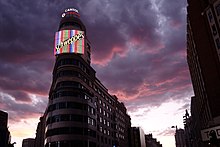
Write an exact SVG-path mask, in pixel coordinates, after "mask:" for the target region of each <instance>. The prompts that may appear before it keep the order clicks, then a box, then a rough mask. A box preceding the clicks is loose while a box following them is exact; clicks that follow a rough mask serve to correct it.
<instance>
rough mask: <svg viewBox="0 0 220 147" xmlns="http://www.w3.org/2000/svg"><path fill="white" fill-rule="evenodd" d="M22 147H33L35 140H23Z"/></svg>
mask: <svg viewBox="0 0 220 147" xmlns="http://www.w3.org/2000/svg"><path fill="white" fill-rule="evenodd" d="M22 147H35V139H34V138H26V139H23V141H22Z"/></svg>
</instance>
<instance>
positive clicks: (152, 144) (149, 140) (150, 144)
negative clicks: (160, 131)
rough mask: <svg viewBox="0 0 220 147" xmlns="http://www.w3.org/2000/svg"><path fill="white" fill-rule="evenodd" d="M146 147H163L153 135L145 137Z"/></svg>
mask: <svg viewBox="0 0 220 147" xmlns="http://www.w3.org/2000/svg"><path fill="white" fill-rule="evenodd" d="M145 142H146V147H162V144H160V142H159V141H157V139H156V138H153V135H152V134H147V135H145Z"/></svg>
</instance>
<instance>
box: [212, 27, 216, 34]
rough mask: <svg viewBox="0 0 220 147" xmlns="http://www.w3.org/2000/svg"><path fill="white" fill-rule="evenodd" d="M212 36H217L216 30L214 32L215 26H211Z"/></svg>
mask: <svg viewBox="0 0 220 147" xmlns="http://www.w3.org/2000/svg"><path fill="white" fill-rule="evenodd" d="M212 34H213V35H214V36H215V35H217V30H216V27H215V25H212Z"/></svg>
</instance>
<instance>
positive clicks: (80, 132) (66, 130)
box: [46, 127, 96, 138]
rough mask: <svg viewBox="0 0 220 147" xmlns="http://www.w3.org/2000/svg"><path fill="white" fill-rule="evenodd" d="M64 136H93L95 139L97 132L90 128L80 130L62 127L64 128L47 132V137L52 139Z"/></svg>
mask: <svg viewBox="0 0 220 147" xmlns="http://www.w3.org/2000/svg"><path fill="white" fill-rule="evenodd" d="M64 134H73V135H84V136H91V137H93V138H96V131H94V130H91V129H88V128H79V127H62V128H55V129H51V130H47V132H46V137H50V136H54V135H64Z"/></svg>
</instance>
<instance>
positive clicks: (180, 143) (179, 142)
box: [175, 129, 186, 147]
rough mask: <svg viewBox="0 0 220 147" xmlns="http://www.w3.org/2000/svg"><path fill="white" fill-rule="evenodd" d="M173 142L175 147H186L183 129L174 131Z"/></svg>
mask: <svg viewBox="0 0 220 147" xmlns="http://www.w3.org/2000/svg"><path fill="white" fill-rule="evenodd" d="M175 141H176V147H186V140H185V134H184V130H183V129H176V132H175Z"/></svg>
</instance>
